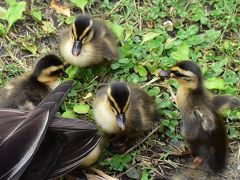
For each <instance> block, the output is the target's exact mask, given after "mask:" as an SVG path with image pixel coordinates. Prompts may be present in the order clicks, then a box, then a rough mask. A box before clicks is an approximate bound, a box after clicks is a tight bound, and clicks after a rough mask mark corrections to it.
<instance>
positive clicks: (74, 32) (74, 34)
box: [72, 24, 77, 39]
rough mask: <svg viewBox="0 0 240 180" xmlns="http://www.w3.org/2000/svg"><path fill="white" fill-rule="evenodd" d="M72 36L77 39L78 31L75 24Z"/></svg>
mask: <svg viewBox="0 0 240 180" xmlns="http://www.w3.org/2000/svg"><path fill="white" fill-rule="evenodd" d="M72 36H73V39H77V30H76V27H75V24H73V25H72Z"/></svg>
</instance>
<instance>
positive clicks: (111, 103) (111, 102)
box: [108, 98, 118, 112]
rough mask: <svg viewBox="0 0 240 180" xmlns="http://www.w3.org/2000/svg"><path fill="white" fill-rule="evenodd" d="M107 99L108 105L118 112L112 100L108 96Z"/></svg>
mask: <svg viewBox="0 0 240 180" xmlns="http://www.w3.org/2000/svg"><path fill="white" fill-rule="evenodd" d="M108 100H109V102H110V105H111V106H112V107H113V108H114V109H115V110H116V112H118V110H117V108H116V107H115V105H114V103H113V101H112V100H111V99H110V98H108Z"/></svg>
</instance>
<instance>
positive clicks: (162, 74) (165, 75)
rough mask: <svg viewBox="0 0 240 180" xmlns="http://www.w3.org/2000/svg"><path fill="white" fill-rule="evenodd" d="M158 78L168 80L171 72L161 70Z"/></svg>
mask: <svg viewBox="0 0 240 180" xmlns="http://www.w3.org/2000/svg"><path fill="white" fill-rule="evenodd" d="M160 76H161V77H163V78H170V77H171V71H164V70H161V71H160Z"/></svg>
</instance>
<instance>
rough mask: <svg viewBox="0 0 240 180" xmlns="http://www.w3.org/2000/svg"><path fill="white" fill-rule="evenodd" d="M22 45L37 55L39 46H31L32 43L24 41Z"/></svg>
mask: <svg viewBox="0 0 240 180" xmlns="http://www.w3.org/2000/svg"><path fill="white" fill-rule="evenodd" d="M22 45H23V46H24V47H25V48H26V49H27V50H28V51H30V52H31V53H32V54H36V53H37V46H35V45H34V44H30V43H28V42H24V41H22Z"/></svg>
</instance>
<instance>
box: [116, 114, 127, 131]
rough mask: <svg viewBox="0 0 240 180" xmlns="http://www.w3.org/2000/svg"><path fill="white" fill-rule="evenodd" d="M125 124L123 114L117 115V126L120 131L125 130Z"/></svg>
mask: <svg viewBox="0 0 240 180" xmlns="http://www.w3.org/2000/svg"><path fill="white" fill-rule="evenodd" d="M125 123H126V117H125V114H118V115H117V125H118V127H119V128H120V129H121V130H122V131H124V130H125Z"/></svg>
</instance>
